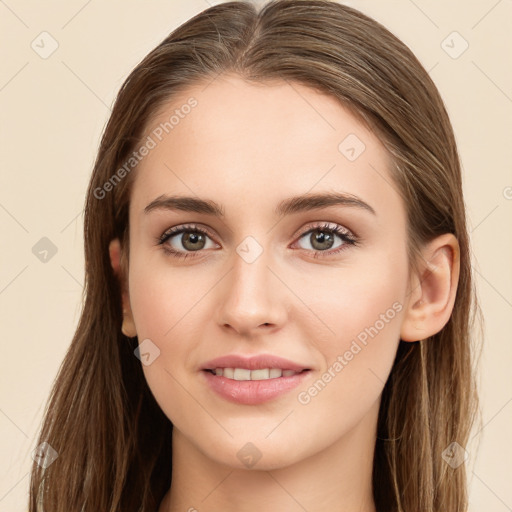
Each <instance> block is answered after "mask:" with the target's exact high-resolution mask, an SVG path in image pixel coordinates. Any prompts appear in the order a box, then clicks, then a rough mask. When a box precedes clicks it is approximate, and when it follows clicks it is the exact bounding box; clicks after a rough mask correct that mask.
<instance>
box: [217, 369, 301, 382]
mask: <svg viewBox="0 0 512 512" xmlns="http://www.w3.org/2000/svg"><path fill="white" fill-rule="evenodd" d="M214 373H215V375H218V376H219V377H226V378H228V379H233V380H268V379H277V378H279V377H290V376H292V375H295V374H296V373H298V372H296V371H294V370H281V369H280V368H261V369H258V370H248V369H247V368H215V370H214Z"/></svg>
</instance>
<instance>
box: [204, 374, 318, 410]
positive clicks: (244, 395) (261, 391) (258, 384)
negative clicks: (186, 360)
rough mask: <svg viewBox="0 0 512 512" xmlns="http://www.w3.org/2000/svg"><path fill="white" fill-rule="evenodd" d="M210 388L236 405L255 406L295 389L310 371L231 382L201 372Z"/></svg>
mask: <svg viewBox="0 0 512 512" xmlns="http://www.w3.org/2000/svg"><path fill="white" fill-rule="evenodd" d="M202 373H203V374H204V376H205V378H206V381H207V382H208V384H209V385H210V387H211V388H212V389H213V391H215V392H216V393H217V394H219V395H220V396H221V397H222V398H225V399H226V400H229V401H230V402H234V403H237V404H245V405H256V404H261V403H264V402H268V401H269V400H272V399H274V398H277V397H278V396H281V395H283V394H284V393H286V392H287V391H290V390H292V389H293V388H296V387H297V386H298V385H299V384H300V383H301V382H302V381H303V380H304V379H305V378H306V377H307V376H308V375H309V374H310V373H311V371H310V370H307V371H303V372H301V373H296V374H295V375H291V376H289V377H278V378H275V379H267V380H233V379H228V378H226V377H220V376H218V375H214V374H213V373H210V372H209V371H206V370H202Z"/></svg>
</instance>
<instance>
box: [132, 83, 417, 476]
mask: <svg viewBox="0 0 512 512" xmlns="http://www.w3.org/2000/svg"><path fill="white" fill-rule="evenodd" d="M191 98H193V100H191ZM185 105H189V106H190V105H193V106H190V108H189V107H185ZM173 115H174V118H173V120H171V121H170V122H169V119H170V118H171V116H173ZM166 122H167V123H168V124H167V125H165V123H166ZM169 123H171V124H169ZM171 125H172V129H171V128H170V127H169V126H171ZM162 126H165V127H166V128H167V131H168V132H169V133H168V134H167V133H166V130H165V129H162ZM148 135H149V136H150V137H151V140H153V141H154V143H155V144H154V147H151V149H150V151H148V154H147V155H146V156H144V158H143V159H142V161H141V163H140V164H139V167H138V168H137V170H136V171H134V172H136V175H135V176H134V182H133V188H132V195H131V203H130V213H129V215H130V232H129V233H130V253H129V272H128V287H129V302H130V307H131V311H132V314H133V320H134V323H135V328H136V332H137V336H138V340H139V344H141V352H143V353H145V354H146V356H144V357H145V361H144V360H143V361H144V364H143V370H144V374H145V377H146V379H147V382H148V385H149V387H150V389H151V391H152V393H153V395H154V397H155V398H156V400H157V402H158V403H159V405H160V407H161V408H162V410H163V411H164V413H165V414H166V415H167V417H168V418H169V419H170V420H171V421H172V423H173V425H174V428H175V430H176V431H177V432H179V433H180V434H181V435H182V436H184V438H186V439H187V441H188V442H189V444H190V445H192V446H194V447H195V449H197V450H198V451H199V452H201V453H202V454H203V455H205V456H206V457H208V458H209V459H211V460H213V461H217V462H219V463H223V464H227V465H229V466H236V467H244V464H245V462H244V460H243V454H244V453H249V455H255V456H256V457H259V456H261V460H260V462H258V467H259V468H263V469H271V468H276V467H282V466H285V465H289V464H292V463H294V462H297V461H299V460H303V459H305V458H307V457H309V456H312V455H314V454H318V453H319V452H321V451H322V450H325V449H327V448H329V447H330V446H332V445H334V444H335V443H337V442H338V441H340V440H341V439H343V438H344V437H345V436H347V435H348V433H349V432H350V431H352V430H353V429H354V428H355V427H356V426H357V425H360V424H362V422H363V420H364V419H365V418H368V417H370V415H371V418H372V421H374V420H375V419H376V411H377V410H378V405H379V401H380V395H381V392H382V389H383V387H384V384H385V382H386V380H387V377H388V375H389V372H390V370H391V367H392V364H393V360H394V357H395V354H396V350H397V347H398V343H399V339H400V326H401V321H402V315H403V309H404V308H405V302H406V300H407V293H408V261H407V252H406V216H405V209H404V205H403V204H402V200H401V198H400V196H399V194H398V193H397V191H396V188H395V187H394V185H393V182H392V179H391V175H390V172H389V168H390V165H391V164H390V159H389V157H388V155H387V153H386V151H385V149H384V147H383V146H382V144H381V143H380V141H379V140H378V139H377V138H376V137H375V135H373V133H372V132H370V131H369V130H368V129H366V128H365V127H364V126H363V125H362V124H361V123H360V122H358V121H357V120H356V118H354V117H353V116H352V115H351V114H350V113H349V112H348V111H347V110H346V109H345V108H344V107H342V106H341V105H340V104H339V103H338V102H337V100H336V99H334V98H332V97H329V96H326V95H322V94H319V93H317V92H315V91H314V90H312V89H309V88H307V87H305V86H301V85H298V84H293V86H292V85H291V84H287V83H285V82H282V83H272V84H269V85H251V84H249V83H246V82H244V81H243V80H242V79H241V78H239V77H237V76H235V75H224V76H222V77H219V78H217V79H216V80H215V81H214V82H212V83H210V84H209V85H208V86H207V87H206V85H205V84H201V85H197V86H195V87H191V88H190V89H189V90H187V91H186V93H183V94H182V95H180V96H179V97H176V98H174V99H173V101H172V102H170V103H169V104H168V105H166V108H165V109H162V111H161V112H159V114H158V115H157V116H156V117H155V118H154V119H153V120H152V123H151V124H150V126H149V127H148V132H147V136H148ZM160 138H161V140H160ZM146 140H147V141H149V139H146ZM149 146H153V143H149ZM326 194H331V196H330V197H331V199H332V198H333V197H335V195H337V197H338V199H339V198H340V197H341V196H342V195H344V196H345V199H347V200H346V201H344V202H336V201H331V202H330V203H326V202H325V201H323V202H322V201H317V202H313V201H312V200H311V196H313V195H315V196H316V195H326ZM304 195H305V196H306V200H303V201H295V202H291V203H290V202H289V199H290V198H292V197H297V196H304ZM171 196H173V197H178V198H179V197H185V196H186V197H192V198H194V199H195V200H202V201H207V202H208V205H210V207H211V205H212V204H213V203H215V204H216V205H218V207H219V210H220V212H219V213H220V214H222V215H220V214H219V215H215V214H212V212H209V211H208V208H206V207H204V206H203V207H202V208H197V207H196V208H195V210H196V211H194V209H192V211H191V206H192V205H193V201H182V202H181V203H180V206H179V207H178V208H176V207H174V208H173V204H174V205H176V203H172V202H170V201H166V198H167V199H168V198H169V197H171ZM308 197H309V198H310V200H309V201H308V200H307V198H308ZM308 205H309V206H308ZM286 206H288V207H287V208H286ZM184 227H186V228H187V230H188V231H185V232H183V231H180V230H181V229H182V228H184ZM169 230H174V232H170V231H169ZM143 343H144V345H142V344H143ZM228 355H234V356H239V357H240V358H241V360H239V361H236V360H235V361H220V362H217V363H212V364H210V363H209V362H210V361H212V360H213V359H216V358H219V357H222V356H228ZM258 356H268V357H269V359H262V358H259V359H258ZM276 357H280V358H283V359H285V360H286V361H284V362H283V361H280V360H276V359H275V358H276ZM249 358H253V360H252V361H251V362H247V361H246V359H249ZM272 358H274V360H273V359H272ZM292 363H294V364H295V365H296V367H295V373H294V372H293V371H292V372H284V374H283V375H282V376H281V377H278V376H277V375H278V374H279V372H278V371H277V372H270V371H268V372H267V371H266V370H265V368H269V369H270V368H277V369H279V368H280V367H281V368H280V369H281V370H283V369H286V368H287V367H291V366H292ZM252 364H254V366H251V365H252ZM213 367H217V368H219V367H220V368H229V367H232V368H239V370H232V371H230V370H229V369H228V370H226V371H224V370H223V371H222V375H221V374H220V370H218V371H217V372H216V373H219V375H214V374H213V373H212V372H209V371H207V369H210V370H213V371H214V372H215V370H214V368H213ZM251 367H252V369H253V372H252V373H251V372H250V371H249V370H251ZM205 368H207V369H206V370H205ZM288 369H290V368H288ZM256 370H260V371H259V372H258V371H256ZM299 370H304V371H300V373H298V372H299ZM288 374H290V375H288ZM292 374H293V375H292ZM249 376H251V377H252V378H253V379H255V380H250V381H248V380H241V381H240V380H238V379H240V378H241V379H247V378H249ZM263 377H272V378H270V379H268V380H259V379H262V378H263ZM247 443H251V444H250V445H248V444H247ZM241 450H242V451H241ZM244 450H245V452H244ZM241 454H242V455H241ZM258 454H260V455H258Z"/></svg>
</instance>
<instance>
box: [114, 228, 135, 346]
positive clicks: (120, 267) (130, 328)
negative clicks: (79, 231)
mask: <svg viewBox="0 0 512 512" xmlns="http://www.w3.org/2000/svg"><path fill="white" fill-rule="evenodd" d="M108 250H109V254H110V264H111V265H112V268H113V269H114V274H115V275H116V276H117V278H118V279H119V284H120V287H121V297H122V301H123V325H122V327H121V330H122V332H123V334H124V335H125V336H128V337H129V338H133V337H135V336H137V331H136V329H135V322H134V320H133V314H132V309H131V306H130V297H129V294H128V286H127V282H128V276H127V275H126V274H127V268H126V264H125V258H124V257H123V252H122V249H121V243H120V241H119V238H114V239H113V240H111V242H110V244H109V246H108Z"/></svg>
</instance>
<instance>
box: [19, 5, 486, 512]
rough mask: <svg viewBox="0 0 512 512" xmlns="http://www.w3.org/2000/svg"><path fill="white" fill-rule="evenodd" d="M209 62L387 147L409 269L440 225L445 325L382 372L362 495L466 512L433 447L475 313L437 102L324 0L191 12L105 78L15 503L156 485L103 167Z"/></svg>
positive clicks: (390, 504) (452, 438)
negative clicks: (449, 285)
mask: <svg viewBox="0 0 512 512" xmlns="http://www.w3.org/2000/svg"><path fill="white" fill-rule="evenodd" d="M225 72H234V73H237V74H238V75H240V76H242V77H243V78H244V79H246V80H248V81H254V82H260V83H265V82H266V81H269V80H273V81H276V80H287V81H289V82H295V83H300V84H303V85H307V86H310V87H312V88H314V89H315V90H317V91H319V92H321V93H324V94H328V95H331V96H333V97H336V98H338V99H339V101H340V102H341V103H342V104H343V105H344V106H345V107H347V108H349V109H350V111H351V112H353V113H354V115H355V116H357V118H358V119H360V120H361V121H362V122H363V123H365V125H366V126H368V127H369V128H370V129H371V130H373V132H374V133H375V134H376V135H377V136H378V137H379V139H380V140H381V141H382V142H383V143H384V144H385V146H386V148H387V149H388V151H389V153H390V155H391V157H392V161H393V168H392V169H391V172H392V177H393V180H394V184H395V186H396V188H397V190H398V191H399V192H400V194H401V197H402V198H403V201H404V204H405V206H406V212H407V226H408V240H407V243H408V249H409V262H410V265H411V268H416V267H415V265H416V263H417V262H418V257H419V256H418V255H419V252H418V251H419V249H420V248H421V246H422V244H424V243H426V242H428V241H430V240H431V239H433V238H434V237H436V236H438V235H441V234H444V233H453V234H454V235H455V237H456V238H457V239H458V242H459V246H460V279H459V283H458V289H457V295H456V300H455V305H454V308H453V312H452V315H451V317H450V319H449V321H448V323H447V324H446V325H445V327H444V328H443V329H442V330H441V331H440V332H439V333H437V334H436V335H434V336H432V337H430V338H428V339H425V340H421V341H418V342H413V343H410V342H408V343H406V342H403V341H400V344H399V348H398V351H397V354H396V359H395V362H394V365H393V368H392V371H391V374H390V376H389V379H388V381H387V382H386V384H385V387H384V390H383V396H382V401H381V407H380V413H379V419H378V432H377V440H376V447H375V458H374V466H373V494H374V499H375V503H376V506H377V509H378V510H379V511H380V512H394V511H396V512H420V511H421V512H441V511H449V512H459V511H465V510H467V503H468V498H467V481H466V478H467V475H466V470H465V467H464V464H462V465H460V466H459V467H457V468H453V467H451V466H450V465H449V464H447V463H446V462H445V461H444V459H443V457H442V453H443V451H444V450H445V449H446V448H447V447H448V446H449V445H450V444H451V443H452V442H457V443H458V444H459V445H460V446H461V447H465V446H466V444H467V442H468V439H469V435H470V430H471V426H472V424H473V422H474V419H475V417H476V414H477V412H479V406H478V396H477V391H476V390H477V386H476V379H475V375H474V369H473V343H472V340H473V327H474V324H475V318H476V316H478V317H479V320H480V322H481V312H480V308H479V306H478V303H477V298H476V292H475V288H474V282H473V278H472V270H471V261H470V248H469V239H468V232H467V226H466V217H465V205H464V199H463V192H462V183H461V167H460V162H459V156H458V152H457V147H456V143H455V138H454V134H453V131H452V127H451V124H450V120H449V118H448V115H447V112H446V110H445V107H444V104H443V101H442V99H441V97H440V95H439V92H438V91H437V89H436V87H435V85H434V83H433V82H432V80H431V79H430V77H429V75H428V73H427V72H426V71H425V69H424V68H423V67H422V66H421V64H420V63H419V61H418V60H417V59H416V57H415V56H414V55H413V54H412V52H411V51H410V50H409V49H408V48H407V46H405V45H404V44H403V43H402V42H401V41H400V40H399V39H397V38H396V37H395V36H394V35H393V34H391V33H390V32H389V31H388V30H387V29H386V28H384V27H383V26H382V25H380V24H379V23H377V22H376V21H374V20H372V19H371V18H369V17H367V16H365V15H363V14H362V13H360V12H359V11H357V10H355V9H352V8H349V7H346V6H343V5H341V4H338V3H336V2H333V1H330V0H274V1H271V2H270V3H268V4H267V5H265V6H264V7H263V8H262V9H261V10H260V11H258V10H257V9H256V8H255V7H254V6H253V5H251V4H250V3H247V2H241V1H240V2H228V3H224V4H220V5H216V6H214V7H211V8H209V9H206V10H205V11H203V12H201V13H200V14H198V15H196V16H195V17H193V18H192V19H190V20H189V21H188V22H186V23H185V24H183V25H182V26H180V27H179V28H177V29H176V30H175V31H174V32H172V33H171V34H170V35H169V36H168V37H167V38H166V39H165V40H164V41H162V43H161V44H159V45H158V46H157V47H156V48H155V49H154V50H153V51H152V52H151V53H149V55H147V56H146V57H145V58H144V59H143V61H142V62H141V63H140V64H139V65H138V66H137V67H136V68H135V69H134V70H133V71H132V73H131V74H130V75H129V77H128V78H127V80H126V81H125V83H124V84H123V86H122V87H121V90H120V92H119V94H118V96H117V99H116V101H115V105H114V108H113V111H112V115H111V117H110V119H109V121H108V124H107V126H106V128H105V131H104V134H103V137H102V140H101V145H100V148H99V152H98V156H97V159H96V162H95V165H94V170H93V174H92V177H91V181H90V184H89V188H88V192H87V199H86V204H85V217H84V237H85V289H84V304H83V309H82V313H81V317H80V321H79V324H78V327H77V330H76V333H75V335H74V338H73V340H72V343H71V346H70V347H69V350H68V352H67V354H66V356H65V359H64V361H63V363H62V365H61V368H60V370H59V373H58V376H57V378H56V380H55V383H54V386H53V390H52V393H51V396H50V398H49V401H48V404H47V407H46V410H45V417H44V422H43V425H42V429H41V434H40V437H39V440H38V444H40V443H43V442H46V443H48V445H49V446H50V447H51V448H52V449H53V450H55V452H56V453H57V454H58V456H57V458H56V459H55V460H54V461H53V462H52V463H51V464H49V465H47V466H46V468H45V467H44V464H36V463H35V462H34V464H33V468H32V474H31V486H30V504H29V507H30V511H31V512H36V510H39V508H38V504H39V505H40V506H42V508H41V510H45V511H48V512H49V511H51V512H70V511H91V512H98V511H105V512H106V511H109V512H114V511H123V512H138V511H140V512H149V511H153V510H155V509H156V508H157V507H158V505H159V503H160V502H161V500H162V498H163V496H164V494H165V492H166V490H167V489H168V488H169V486H170V484H171V457H172V452H171V432H172V424H171V422H170V421H169V419H168V418H167V417H166V416H165V415H164V414H163V412H162V411H161V409H160V407H159V406H158V404H157V403H156V401H155V400H154V398H153V396H152V394H151V392H150V390H149V388H148V385H147V383H146V381H145V378H144V375H143V372H142V368H141V364H140V361H139V360H138V359H137V358H136V357H135V356H134V349H135V348H136V347H137V338H132V339H130V338H127V337H126V336H124V335H123V334H122V333H121V324H122V306H121V285H120V282H119V281H118V280H117V278H116V276H115V275H114V274H113V270H112V267H111V264H110V259H109V251H108V246H109V242H110V241H111V240H112V239H113V238H116V237H119V238H120V240H121V241H122V243H123V246H124V247H125V249H127V248H128V239H127V228H128V205H129V200H130V187H131V182H132V176H133V174H134V173H135V172H136V166H135V167H134V168H133V170H129V171H128V170H127V172H126V173H123V179H119V180H113V179H112V177H113V175H114V174H115V173H116V171H117V170H118V169H120V168H121V167H122V166H123V164H125V162H126V161H127V160H128V159H129V158H130V155H131V154H132V152H133V151H134V150H135V149H136V148H137V145H138V144H140V141H141V140H142V137H143V136H144V133H146V130H147V129H148V127H149V126H150V123H151V120H152V119H153V116H154V115H155V113H156V112H157V111H158V110H159V109H160V108H161V107H162V106H163V105H164V104H165V103H166V102H168V101H169V100H171V99H172V98H173V97H174V96H175V95H176V94H177V93H178V92H182V91H183V90H186V89H187V87H188V86H191V85H194V84H197V83H199V82H200V81H207V80H214V79H215V77H217V76H218V75H219V74H220V73H225ZM126 169H127V168H126V167H125V170H126ZM124 174H126V176H124ZM118 177H119V173H118ZM109 180H110V183H111V186H109V187H105V186H104V185H105V183H107V182H109ZM98 191H101V193H100V192H98ZM480 325H481V324H480Z"/></svg>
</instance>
